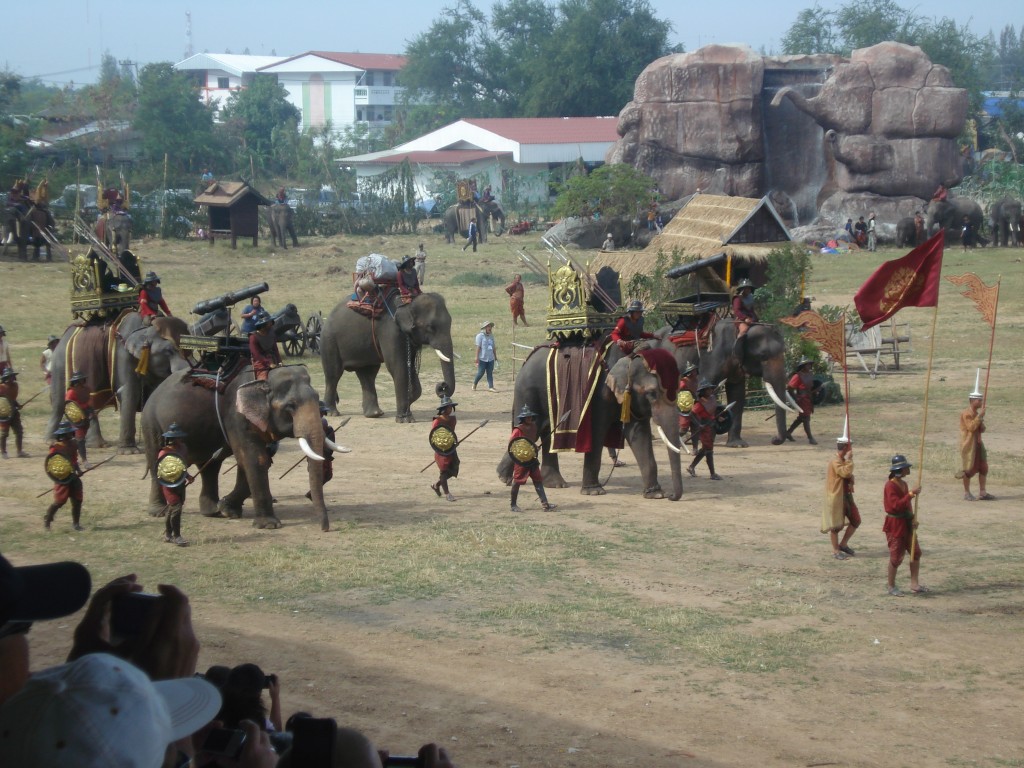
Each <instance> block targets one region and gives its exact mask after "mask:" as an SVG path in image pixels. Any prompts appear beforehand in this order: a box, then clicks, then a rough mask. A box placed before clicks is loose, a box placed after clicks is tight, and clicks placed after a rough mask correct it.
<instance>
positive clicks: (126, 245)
mask: <svg viewBox="0 0 1024 768" xmlns="http://www.w3.org/2000/svg"><path fill="white" fill-rule="evenodd" d="M96 237H98V238H99V239H100V240H102V241H103V243H104V244H105V245H106V246H107V248H109V249H110V251H111V253H116V254H120V253H122V252H123V251H127V250H130V249H131V240H132V217H131V215H130V214H128V213H125V212H121V213H112V212H107V213H104V214H102V215H101V216H100V217H99V218H98V219H97V220H96Z"/></svg>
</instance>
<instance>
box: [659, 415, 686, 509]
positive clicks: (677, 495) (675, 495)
mask: <svg viewBox="0 0 1024 768" xmlns="http://www.w3.org/2000/svg"><path fill="white" fill-rule="evenodd" d="M651 420H652V421H653V422H654V424H655V425H656V426H657V431H658V432H659V434H662V440H665V441H666V443H665V445H666V450H667V451H668V464H669V467H670V468H671V471H672V493H670V494H669V499H671V500H672V501H678V500H679V499H681V498H682V496H683V472H682V466H681V465H680V461H681V458H680V454H681V453H682V450H683V449H682V446H681V445H680V444H679V411H678V409H677V408H676V404H675V403H669V402H668V401H664V402H659V403H658V404H656V405H655V406H654V412H653V413H652V414H651Z"/></svg>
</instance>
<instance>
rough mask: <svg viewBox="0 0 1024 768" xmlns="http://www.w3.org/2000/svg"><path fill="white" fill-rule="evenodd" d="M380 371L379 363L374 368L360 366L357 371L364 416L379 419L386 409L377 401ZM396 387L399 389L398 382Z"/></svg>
mask: <svg viewBox="0 0 1024 768" xmlns="http://www.w3.org/2000/svg"><path fill="white" fill-rule="evenodd" d="M379 372H380V366H379V365H375V366H373V367H372V368H360V369H358V370H357V371H356V376H358V377H359V385H360V387H362V390H363V416H365V417H366V418H368V419H379V418H380V417H381V416H383V415H384V411H382V410H381V409H380V404H379V403H378V402H377V374H378V373H379ZM395 387H396V389H397V387H398V384H397V382H396V384H395ZM335 398H337V394H335ZM335 402H337V399H335Z"/></svg>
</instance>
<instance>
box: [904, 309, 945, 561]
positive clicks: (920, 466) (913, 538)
mask: <svg viewBox="0 0 1024 768" xmlns="http://www.w3.org/2000/svg"><path fill="white" fill-rule="evenodd" d="M938 320H939V302H938V301H936V302H935V311H934V312H932V339H931V343H930V345H929V349H928V374H927V376H926V377H925V380H924V415H923V416H922V418H921V445H920V447H919V448H918V452H917V487H918V488H920V487H921V478H922V476H923V475H924V436H925V431H926V430H927V429H928V392H929V390H930V389H931V383H932V362H933V361H934V360H935V328H936V326H937V325H938ZM920 498H921V497H920V496H915V497H914V523H916V522H917V503H918V501H919V500H920ZM916 548H917V528H916V527H915V528H914V529H913V531H912V533H911V534H910V561H911V562H913V561H914V550H915V549H916Z"/></svg>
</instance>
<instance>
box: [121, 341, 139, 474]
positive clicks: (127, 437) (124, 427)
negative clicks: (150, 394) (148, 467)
mask: <svg viewBox="0 0 1024 768" xmlns="http://www.w3.org/2000/svg"><path fill="white" fill-rule="evenodd" d="M120 352H121V353H124V350H123V349H122V350H120ZM130 365H131V360H130V358H129V360H128V361H124V362H122V361H121V360H118V362H117V367H118V368H124V369H126V370H123V371H119V372H118V373H119V374H122V375H121V379H122V380H121V381H120V382H118V384H119V385H120V386H119V387H118V389H117V401H118V407H119V408H120V419H121V423H120V427H121V429H120V436H119V438H118V441H117V452H118V454H119V455H126V454H133V453H140V452H141V451H140V450H139V446H138V443H137V442H136V436H135V414H136V413H137V412H138V410H139V405H141V400H142V382H141V380H140V379H139V377H138V376H137V375H136V374H135V372H134V371H129V370H127V369H128V367H129V366H130Z"/></svg>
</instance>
